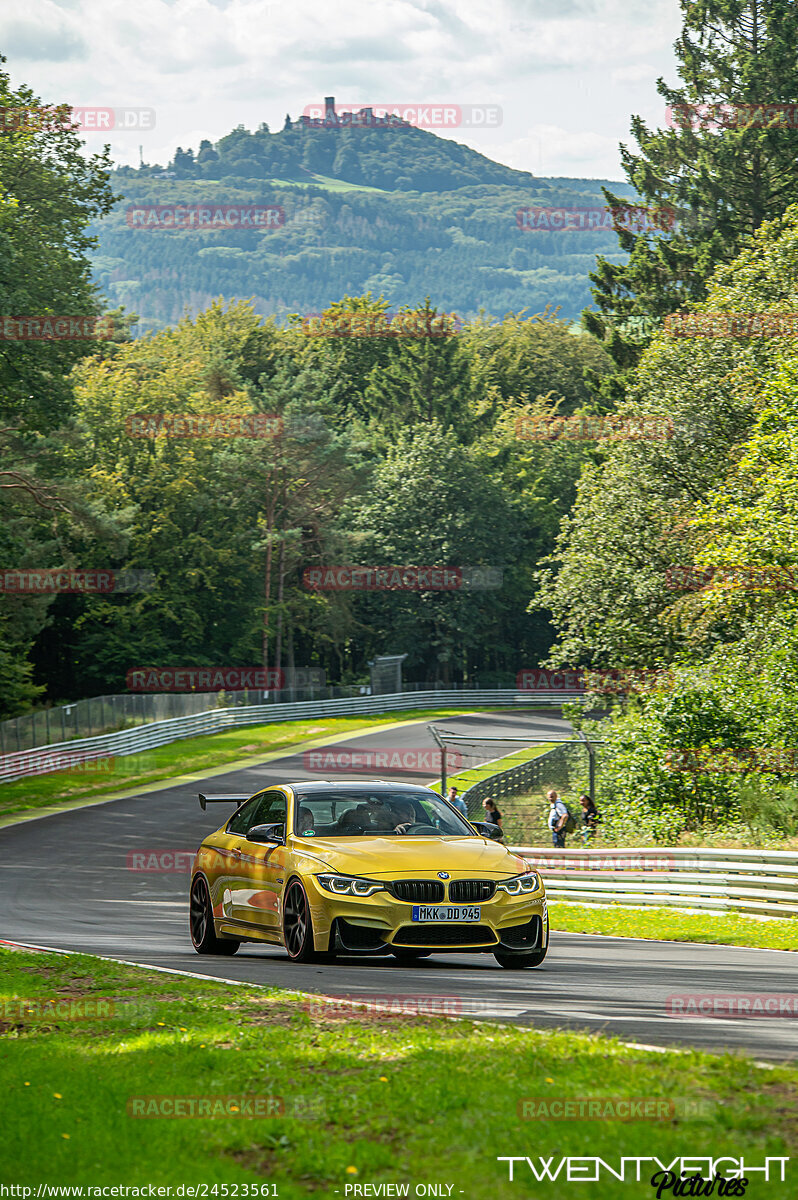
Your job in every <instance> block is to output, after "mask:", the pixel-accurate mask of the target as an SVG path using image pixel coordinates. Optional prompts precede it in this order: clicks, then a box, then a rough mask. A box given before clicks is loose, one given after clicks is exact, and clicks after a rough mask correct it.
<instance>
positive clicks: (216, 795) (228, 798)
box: [199, 792, 249, 812]
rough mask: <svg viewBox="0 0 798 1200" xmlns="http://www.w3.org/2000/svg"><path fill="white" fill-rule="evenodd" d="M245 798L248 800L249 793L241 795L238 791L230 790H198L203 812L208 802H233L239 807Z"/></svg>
mask: <svg viewBox="0 0 798 1200" xmlns="http://www.w3.org/2000/svg"><path fill="white" fill-rule="evenodd" d="M245 800H249V794H247V795H243V796H242V795H241V794H240V793H231V792H212V793H208V792H200V794H199V802H200V808H201V809H202V811H203V812H205V808H206V806H207V805H208V804H235V806H236V808H240V807H241V805H242V804H243V803H244V801H245Z"/></svg>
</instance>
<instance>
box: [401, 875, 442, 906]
mask: <svg viewBox="0 0 798 1200" xmlns="http://www.w3.org/2000/svg"><path fill="white" fill-rule="evenodd" d="M388 890H389V891H390V893H391V895H392V896H395V897H396V899H397V900H407V901H408V903H410V904H440V902H441V900H443V884H442V883H439V882H438V880H437V879H395V880H394V882H393V883H389V884H388Z"/></svg>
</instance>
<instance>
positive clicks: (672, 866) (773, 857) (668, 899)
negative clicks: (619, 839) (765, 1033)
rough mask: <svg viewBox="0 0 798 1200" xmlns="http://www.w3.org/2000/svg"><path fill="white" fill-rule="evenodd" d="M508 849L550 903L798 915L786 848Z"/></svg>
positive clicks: (795, 869)
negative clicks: (536, 873) (534, 875)
mask: <svg viewBox="0 0 798 1200" xmlns="http://www.w3.org/2000/svg"><path fill="white" fill-rule="evenodd" d="M513 850H514V852H515V853H516V854H520V855H522V857H524V858H526V859H528V860H529V861H530V862H531V863H533V864H534V866H535V867H536V868H537V869H538V870H540V872H541V874H542V875H543V878H544V881H545V883H546V891H547V893H548V895H549V896H550V897H551V899H552V900H562V901H569V902H571V903H576V904H578V903H587V904H623V905H633V906H638V905H639V906H643V905H651V904H655V905H658V906H665V905H671V906H675V907H679V908H691V909H704V910H706V911H708V912H717V913H723V912H739V913H754V914H761V915H764V916H771V917H794V916H796V915H798V854H796V853H795V851H791V850H715V849H712V848H708V847H695V848H691V849H670V848H657V847H653V848H652V847H650V846H646V847H644V848H641V849H637V848H630V849H627V848H625V847H623V848H620V849H600V850H599V849H593V850H552V849H544V848H541V847H539V846H515V847H513ZM633 933H634V928H633V926H630V934H633Z"/></svg>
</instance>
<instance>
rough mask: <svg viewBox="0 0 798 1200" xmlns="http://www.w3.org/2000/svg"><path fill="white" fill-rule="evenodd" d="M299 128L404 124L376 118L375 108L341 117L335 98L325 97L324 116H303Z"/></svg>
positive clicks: (360, 110) (392, 119) (392, 117)
mask: <svg viewBox="0 0 798 1200" xmlns="http://www.w3.org/2000/svg"><path fill="white" fill-rule="evenodd" d="M298 124H299V126H300V127H301V126H305V127H306V128H307V127H311V128H313V129H340V128H343V127H347V128H363V129H372V128H374V127H377V126H384V125H391V126H396V125H402V124H404V122H402V121H401V120H399V119H398V118H397V117H395V116H389V115H385V116H381V117H375V116H374V109H373V108H361V109H359V110H358V111H357V112H344V113H341V115H340V116H339V115H338V113H337V112H336V111H335V96H325V97H324V116H323V117H311V116H308V115H306V114H303V115H302V116H301V117H300V118H299V122H298Z"/></svg>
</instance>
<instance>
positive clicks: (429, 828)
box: [405, 821, 440, 837]
mask: <svg viewBox="0 0 798 1200" xmlns="http://www.w3.org/2000/svg"><path fill="white" fill-rule="evenodd" d="M421 830H423V831H424V832H425V833H432V834H434V835H435V837H437V836H438V834H439V833H440V830H439V829H436V828H435V826H434V825H425V824H424V822H423V821H419V822H418V823H417V824H416V825H409V826H408V828H407V829H406V830H405V833H406V834H408V833H419V832H420V831H421Z"/></svg>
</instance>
